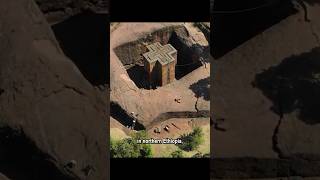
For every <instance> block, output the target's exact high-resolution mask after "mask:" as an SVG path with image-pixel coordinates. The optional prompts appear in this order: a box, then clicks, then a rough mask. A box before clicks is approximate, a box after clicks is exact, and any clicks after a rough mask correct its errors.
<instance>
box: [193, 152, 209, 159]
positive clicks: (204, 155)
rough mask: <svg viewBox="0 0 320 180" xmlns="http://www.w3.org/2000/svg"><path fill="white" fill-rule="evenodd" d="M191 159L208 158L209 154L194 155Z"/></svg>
mask: <svg viewBox="0 0 320 180" xmlns="http://www.w3.org/2000/svg"><path fill="white" fill-rule="evenodd" d="M192 158H210V154H209V153H208V154H202V153H200V152H199V153H196V154H195V155H193V156H192Z"/></svg>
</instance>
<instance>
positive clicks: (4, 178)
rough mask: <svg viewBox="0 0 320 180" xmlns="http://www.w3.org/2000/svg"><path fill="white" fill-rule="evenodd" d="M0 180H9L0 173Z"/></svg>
mask: <svg viewBox="0 0 320 180" xmlns="http://www.w3.org/2000/svg"><path fill="white" fill-rule="evenodd" d="M0 180H9V179H8V178H7V177H6V176H5V175H3V174H1V173H0Z"/></svg>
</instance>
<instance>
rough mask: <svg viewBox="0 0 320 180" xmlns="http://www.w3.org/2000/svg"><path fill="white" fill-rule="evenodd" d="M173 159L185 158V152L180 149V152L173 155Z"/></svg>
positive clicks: (177, 151)
mask: <svg viewBox="0 0 320 180" xmlns="http://www.w3.org/2000/svg"><path fill="white" fill-rule="evenodd" d="M171 157H173V158H183V157H184V156H183V152H182V151H181V150H180V149H178V150H176V151H174V152H172V153H171Z"/></svg>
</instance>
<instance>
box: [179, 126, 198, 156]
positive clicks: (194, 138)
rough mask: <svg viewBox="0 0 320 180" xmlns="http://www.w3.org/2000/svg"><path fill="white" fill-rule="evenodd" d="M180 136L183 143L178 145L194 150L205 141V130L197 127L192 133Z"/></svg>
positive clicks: (184, 148)
mask: <svg viewBox="0 0 320 180" xmlns="http://www.w3.org/2000/svg"><path fill="white" fill-rule="evenodd" d="M180 138H181V140H182V144H178V147H179V148H180V149H182V150H184V151H193V150H195V149H197V148H198V147H199V145H200V144H202V143H203V132H202V129H201V128H200V127H196V128H194V129H193V131H192V132H191V133H190V134H184V135H182V136H181V137H180Z"/></svg>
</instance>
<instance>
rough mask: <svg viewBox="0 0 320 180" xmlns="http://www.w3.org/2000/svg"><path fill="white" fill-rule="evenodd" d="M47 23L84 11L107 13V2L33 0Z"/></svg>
mask: <svg viewBox="0 0 320 180" xmlns="http://www.w3.org/2000/svg"><path fill="white" fill-rule="evenodd" d="M34 1H35V2H36V3H37V5H38V6H39V7H40V9H41V11H42V12H43V13H44V14H45V17H46V18H47V20H48V22H49V23H53V24H54V23H57V22H60V21H62V20H65V19H67V18H69V17H71V16H74V15H76V14H80V13H83V12H85V11H91V12H95V13H108V12H109V10H108V8H109V1H108V0H34Z"/></svg>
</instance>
